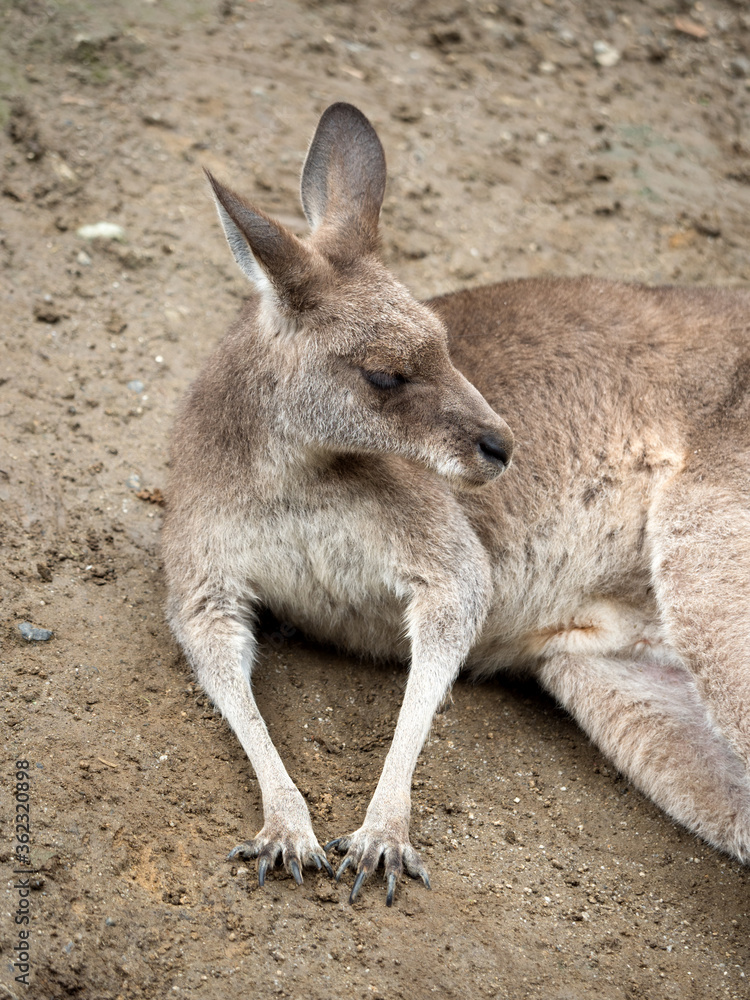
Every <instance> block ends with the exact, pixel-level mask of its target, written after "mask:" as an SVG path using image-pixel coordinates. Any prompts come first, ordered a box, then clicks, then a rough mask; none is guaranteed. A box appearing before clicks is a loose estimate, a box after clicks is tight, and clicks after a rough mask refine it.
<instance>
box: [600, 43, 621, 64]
mask: <svg viewBox="0 0 750 1000" xmlns="http://www.w3.org/2000/svg"><path fill="white" fill-rule="evenodd" d="M621 58H622V53H621V52H618V50H617V49H616V48H615V47H614V46H613V45H608V44H607V42H594V62H595V63H596V64H597V65H598V66H603V67H604V68H605V69H609V68H610V67H612V66H616V65H617V64H618V62H619V61H620V59H621Z"/></svg>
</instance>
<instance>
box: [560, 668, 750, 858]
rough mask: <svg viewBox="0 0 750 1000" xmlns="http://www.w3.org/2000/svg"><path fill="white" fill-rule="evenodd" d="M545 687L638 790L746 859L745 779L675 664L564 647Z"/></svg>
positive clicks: (749, 822) (748, 794) (749, 809)
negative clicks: (569, 650)
mask: <svg viewBox="0 0 750 1000" xmlns="http://www.w3.org/2000/svg"><path fill="white" fill-rule="evenodd" d="M540 681H541V683H542V686H543V687H544V688H545V689H546V690H547V691H548V692H549V693H550V694H552V695H553V696H554V697H555V698H556V699H557V700H558V701H559V702H560V703H561V704H562V705H563V706H564V707H565V708H566V709H567V710H568V711H569V712H570V713H571V715H573V717H574V718H575V719H576V721H577V722H578V723H579V724H580V725H581V727H582V728H583V729H584V730H585V732H586V733H587V734H588V735H589V736H590V737H591V739H592V740H593V742H594V743H595V744H596V745H597V746H598V747H599V749H600V750H601V751H602V752H603V753H604V754H605V755H606V756H607V757H608V758H609V759H610V760H611V761H612V762H613V763H614V764H615V766H616V767H617V768H618V770H620V771H621V772H622V773H623V774H625V775H626V776H627V777H628V778H629V780H630V781H632V783H633V784H634V785H635V786H636V787H637V788H639V789H640V790H641V791H642V792H644V793H645V794H646V795H648V796H649V797H650V798H651V799H653V801H654V802H656V804H657V805H659V806H660V807H661V808H662V809H664V811H665V812H667V813H669V815H670V816H672V817H673V818H674V819H676V820H677V821H678V822H679V823H681V824H682V825H683V826H686V827H687V828H688V829H689V830H692V831H693V832H694V833H696V834H698V835H699V836H701V837H702V838H703V839H704V840H707V841H708V842H709V843H710V844H712V845H713V846H714V847H718V848H721V849H722V850H725V851H727V852H728V853H729V854H732V855H733V856H734V857H736V858H738V859H739V860H740V861H745V862H746V861H750V777H749V776H748V770H747V767H746V765H745V763H744V761H743V760H742V759H741V758H740V757H739V755H738V754H737V753H736V752H735V751H734V750H733V748H732V746H731V744H730V743H729V741H728V740H727V739H726V737H725V736H724V735H723V733H722V732H721V730H720V729H719V728H718V726H717V725H716V724H715V723H714V721H713V719H712V717H711V714H710V712H709V710H708V708H707V707H706V704H705V703H704V701H703V700H702V698H701V696H700V693H699V690H698V687H697V685H696V684H695V682H694V680H693V678H692V676H691V674H690V673H689V672H688V670H686V669H685V668H684V667H682V666H680V665H678V664H670V665H664V664H662V663H656V662H648V661H641V660H637V661H633V660H621V659H616V658H605V657H600V656H577V655H575V654H570V653H561V654H559V655H557V656H553V657H552V658H551V659H550V660H548V661H547V662H546V663H545V664H544V666H543V668H542V671H541V673H540Z"/></svg>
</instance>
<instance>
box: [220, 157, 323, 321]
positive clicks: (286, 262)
mask: <svg viewBox="0 0 750 1000" xmlns="http://www.w3.org/2000/svg"><path fill="white" fill-rule="evenodd" d="M205 174H206V177H207V178H208V182H209V184H210V185H211V189H212V191H213V195H214V201H215V202H216V209H217V211H218V213H219V219H220V220H221V224H222V226H223V227H224V233H225V235H226V238H227V242H228V243H229V248H230V250H231V251H232V253H233V255H234V259H235V260H236V261H237V263H238V264H239V266H240V270H241V271H242V272H243V273H244V274H245V275H246V276H247V277H248V278H249V279H250V280H251V281H252V282H253V284H254V285H255V286H256V288H257V290H258V291H259V292H260V293H261V294H263V295H266V296H269V295H270V296H272V297H274V298H277V299H279V300H281V301H282V302H283V303H284V304H285V305H287V306H289V307H291V308H294V309H304V308H306V307H308V306H309V305H310V298H311V295H312V286H313V280H312V279H313V276H314V266H313V259H312V254H311V253H310V251H309V250H308V249H307V248H306V247H305V246H304V245H303V243H302V242H301V240H298V239H297V237H296V236H295V235H294V234H293V233H290V232H289V230H288V229H285V228H284V226H282V225H281V223H279V222H275V221H274V220H273V219H272V218H270V216H268V215H266V214H265V213H264V212H261V211H260V209H257V208H254V207H253V206H252V205H250V204H248V202H246V201H245V199H244V198H242V197H240V195H238V194H236V193H235V192H234V191H231V190H230V189H229V188H226V187H224V185H223V184H220V183H219V181H217V180H216V178H215V177H214V176H213V174H211V173H210V172H209V171H208V170H206V171H205ZM274 293H275V294H274Z"/></svg>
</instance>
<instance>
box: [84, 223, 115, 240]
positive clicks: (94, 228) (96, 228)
mask: <svg viewBox="0 0 750 1000" xmlns="http://www.w3.org/2000/svg"><path fill="white" fill-rule="evenodd" d="M76 236H80V237H81V239H83V240H96V239H102V240H124V239H125V230H124V229H123V228H122V226H118V225H116V224H115V223H114V222H95V223H94V224H93V225H90V226H81V228H80V229H77V230H76Z"/></svg>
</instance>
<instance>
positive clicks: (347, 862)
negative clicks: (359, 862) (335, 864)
mask: <svg viewBox="0 0 750 1000" xmlns="http://www.w3.org/2000/svg"><path fill="white" fill-rule="evenodd" d="M353 864H354V858H350V857H348V856H347V857H345V858H344V860H343V861H342V862H341V864H340V865H339V868H338V871H337V872H336V875H335V876H334V877H335V879H336V881H337V882H338V881H339V879H340V878H341V876H342V875H343V874H344V872H345V871H346V869H347V868H348V867H349V865H353Z"/></svg>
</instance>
